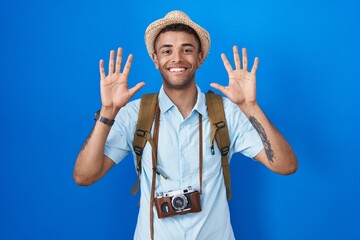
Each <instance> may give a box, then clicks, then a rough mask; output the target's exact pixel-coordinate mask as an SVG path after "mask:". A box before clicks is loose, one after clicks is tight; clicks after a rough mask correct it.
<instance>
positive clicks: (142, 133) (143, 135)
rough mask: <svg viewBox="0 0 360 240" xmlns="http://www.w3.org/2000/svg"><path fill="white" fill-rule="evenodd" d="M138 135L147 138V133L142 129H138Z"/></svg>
mask: <svg viewBox="0 0 360 240" xmlns="http://www.w3.org/2000/svg"><path fill="white" fill-rule="evenodd" d="M136 135H137V136H139V137H145V135H146V131H144V130H141V129H136Z"/></svg>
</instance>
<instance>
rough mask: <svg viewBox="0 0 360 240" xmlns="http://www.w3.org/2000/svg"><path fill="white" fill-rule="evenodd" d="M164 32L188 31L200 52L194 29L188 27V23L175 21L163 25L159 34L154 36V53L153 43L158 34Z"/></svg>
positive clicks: (198, 39)
mask: <svg viewBox="0 0 360 240" xmlns="http://www.w3.org/2000/svg"><path fill="white" fill-rule="evenodd" d="M165 32H186V33H190V34H192V35H194V36H195V39H196V42H197V43H198V45H199V52H201V42H200V38H199V36H198V35H197V33H196V32H195V30H194V29H192V28H191V27H189V26H188V25H185V24H182V23H175V24H171V25H168V26H166V27H164V28H163V29H161V30H160V32H159V34H158V35H157V36H156V38H155V41H154V50H155V53H156V48H155V43H156V41H157V39H158V38H159V36H160V34H161V33H165Z"/></svg>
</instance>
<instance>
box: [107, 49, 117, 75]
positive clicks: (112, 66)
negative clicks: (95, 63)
mask: <svg viewBox="0 0 360 240" xmlns="http://www.w3.org/2000/svg"><path fill="white" fill-rule="evenodd" d="M114 55H115V51H114V50H111V51H110V59H109V72H108V74H109V75H110V74H113V73H114Z"/></svg>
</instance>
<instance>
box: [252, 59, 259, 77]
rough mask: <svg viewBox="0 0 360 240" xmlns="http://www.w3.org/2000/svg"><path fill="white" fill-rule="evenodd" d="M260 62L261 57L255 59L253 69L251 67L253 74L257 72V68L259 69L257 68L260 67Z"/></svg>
mask: <svg viewBox="0 0 360 240" xmlns="http://www.w3.org/2000/svg"><path fill="white" fill-rule="evenodd" d="M258 64H259V58H258V57H256V58H255V60H254V65H253V67H252V69H251V73H252V74H255V73H256V70H257V68H258Z"/></svg>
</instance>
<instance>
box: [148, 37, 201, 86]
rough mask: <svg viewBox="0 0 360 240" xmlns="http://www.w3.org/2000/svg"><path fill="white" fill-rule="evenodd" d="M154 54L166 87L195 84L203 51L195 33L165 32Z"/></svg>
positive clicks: (156, 44) (156, 45)
mask: <svg viewBox="0 0 360 240" xmlns="http://www.w3.org/2000/svg"><path fill="white" fill-rule="evenodd" d="M155 49H156V53H153V54H152V57H153V61H154V63H155V67H156V69H158V70H159V71H160V73H161V75H162V78H163V84H164V88H171V89H186V88H188V87H189V86H191V85H195V72H196V70H197V69H198V68H199V67H200V66H201V63H202V60H203V57H202V56H203V54H202V52H199V44H198V42H197V41H196V38H195V36H194V35H192V34H190V33H187V32H173V31H169V32H164V33H161V34H160V35H159V36H158V39H157V41H156V43H155Z"/></svg>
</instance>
